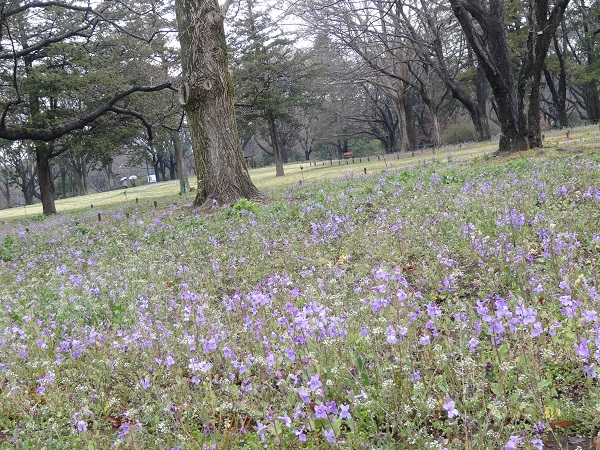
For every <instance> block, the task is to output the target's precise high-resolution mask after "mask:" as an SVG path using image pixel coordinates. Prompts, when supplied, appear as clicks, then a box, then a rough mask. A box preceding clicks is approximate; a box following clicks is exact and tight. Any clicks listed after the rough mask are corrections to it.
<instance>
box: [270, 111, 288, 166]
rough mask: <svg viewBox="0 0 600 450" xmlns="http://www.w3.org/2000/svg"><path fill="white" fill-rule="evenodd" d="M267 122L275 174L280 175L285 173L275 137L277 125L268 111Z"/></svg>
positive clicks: (279, 148)
mask: <svg viewBox="0 0 600 450" xmlns="http://www.w3.org/2000/svg"><path fill="white" fill-rule="evenodd" d="M267 122H268V124H269V135H270V136H271V148H272V149H273V156H274V157H275V176H276V177H282V176H284V175H285V174H284V172H283V158H282V155H281V147H280V146H279V140H278V139H277V126H276V125H275V118H274V117H273V114H270V113H269V114H268V115H267Z"/></svg>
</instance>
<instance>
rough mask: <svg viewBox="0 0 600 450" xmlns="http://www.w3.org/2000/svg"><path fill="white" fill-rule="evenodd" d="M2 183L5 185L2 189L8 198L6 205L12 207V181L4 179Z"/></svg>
mask: <svg viewBox="0 0 600 450" xmlns="http://www.w3.org/2000/svg"><path fill="white" fill-rule="evenodd" d="M2 184H3V185H4V186H3V187H2V188H0V190H1V191H2V195H4V198H5V199H6V206H7V207H8V208H10V183H9V182H8V180H2Z"/></svg>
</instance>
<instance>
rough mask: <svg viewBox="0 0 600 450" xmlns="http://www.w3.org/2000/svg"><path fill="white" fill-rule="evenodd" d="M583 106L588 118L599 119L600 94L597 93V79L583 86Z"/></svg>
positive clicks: (595, 120)
mask: <svg viewBox="0 0 600 450" xmlns="http://www.w3.org/2000/svg"><path fill="white" fill-rule="evenodd" d="M585 106H586V112H587V118H588V120H591V121H592V122H597V121H598V120H600V96H599V95H598V81H597V80H592V81H590V82H589V83H588V84H587V85H586V87H585Z"/></svg>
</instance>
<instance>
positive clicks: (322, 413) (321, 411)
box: [315, 405, 327, 419]
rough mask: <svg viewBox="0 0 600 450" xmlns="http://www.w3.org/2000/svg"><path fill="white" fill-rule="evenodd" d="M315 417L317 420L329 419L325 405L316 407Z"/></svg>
mask: <svg viewBox="0 0 600 450" xmlns="http://www.w3.org/2000/svg"><path fill="white" fill-rule="evenodd" d="M315 417H316V418H317V419H327V408H326V407H325V405H316V406H315Z"/></svg>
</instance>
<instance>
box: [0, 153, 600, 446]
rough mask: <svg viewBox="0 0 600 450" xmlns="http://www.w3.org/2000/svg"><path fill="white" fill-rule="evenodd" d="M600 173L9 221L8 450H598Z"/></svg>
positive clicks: (487, 177)
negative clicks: (201, 208)
mask: <svg viewBox="0 0 600 450" xmlns="http://www.w3.org/2000/svg"><path fill="white" fill-rule="evenodd" d="M599 270H600V155H598V154H596V155H594V154H587V155H575V156H572V155H570V156H569V157H562V158H554V159H550V158H547V159H543V158H533V157H532V158H529V159H524V158H523V159H516V160H511V161H506V162H505V163H501V164H499V163H495V162H494V163H492V161H488V160H485V159H484V158H479V159H478V160H476V161H474V162H471V163H469V164H446V163H443V164H442V163H440V162H432V161H422V163H421V164H420V165H419V166H417V167H412V168H403V169H395V170H394V169H392V170H388V171H386V172H381V173H377V174H372V173H369V174H368V175H365V174H363V173H362V171H358V170H357V171H356V172H355V173H354V174H352V173H349V174H347V175H346V176H344V177H340V178H337V179H334V180H331V181H323V182H313V183H306V184H304V185H296V186H294V187H292V188H287V189H280V190H277V191H274V192H272V193H270V194H269V198H268V200H266V201H264V202H261V203H259V204H255V203H253V202H250V201H245V200H243V201H240V202H238V203H237V204H236V205H235V206H234V207H232V208H220V207H215V209H214V210H213V211H212V212H211V213H210V214H207V213H200V212H196V211H190V210H189V209H186V208H183V207H181V206H172V207H167V208H164V209H158V210H154V209H150V208H148V207H147V206H145V205H142V204H141V203H140V204H139V205H137V204H127V205H121V206H115V207H112V208H111V207H105V208H104V209H103V210H102V221H98V211H96V210H87V211H85V212H81V211H80V212H76V213H70V214H68V215H58V216H54V217H49V218H43V217H37V216H36V217H34V218H33V220H31V219H30V220H28V221H24V220H23V221H20V222H8V223H4V224H1V225H0V448H30V449H40V448H46V449H64V448H81V449H105V448H111V447H112V448H127V449H153V448H156V449H182V450H183V449H205V448H206V449H213V448H214V449H229V448H240V449H241V448H248V449H259V448H276V449H281V448H289V449H294V448H310V449H321V448H356V449H361V448H381V449H388V448H390V449H391V448H400V449H444V448H446V449H474V450H475V449H507V450H511V449H517V448H519V449H521V448H522V449H535V450H539V449H543V448H576V446H577V445H579V446H581V448H583V449H584V450H585V449H586V448H592V449H596V448H600V443H599V442H598V440H597V439H596V440H595V438H596V436H597V433H598V431H599V424H600V384H599V382H598V374H599V373H600V318H599V317H598V302H599V300H600V294H599V292H598V290H599V289H600V286H599V284H600V276H599V275H598V271H599Z"/></svg>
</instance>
